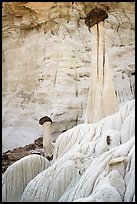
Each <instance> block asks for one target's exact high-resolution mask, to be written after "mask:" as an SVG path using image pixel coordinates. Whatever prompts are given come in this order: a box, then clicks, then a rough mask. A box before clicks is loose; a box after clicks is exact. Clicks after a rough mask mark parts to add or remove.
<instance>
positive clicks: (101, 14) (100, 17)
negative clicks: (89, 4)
mask: <svg viewBox="0 0 137 204" xmlns="http://www.w3.org/2000/svg"><path fill="white" fill-rule="evenodd" d="M106 18H108V14H107V13H106V11H105V10H103V9H101V8H98V7H95V8H94V9H92V11H90V12H89V13H88V14H87V15H86V18H85V24H86V25H87V26H88V27H89V28H91V27H92V26H94V25H95V24H97V23H99V22H100V21H104V20H105V19H106Z"/></svg>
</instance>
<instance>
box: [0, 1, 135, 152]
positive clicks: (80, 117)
mask: <svg viewBox="0 0 137 204" xmlns="http://www.w3.org/2000/svg"><path fill="white" fill-rule="evenodd" d="M95 4H96V3H93V2H87V3H85V2H83V3H81V2H75V3H72V2H62V3H61V2H58V3H56V2H24V3H22V2H20V3H15V2H14V3H13V2H11V3H9V2H8V3H6V2H4V3H3V8H2V11H3V17H2V29H3V30H2V34H3V39H2V65H3V66H2V92H3V93H2V94H3V96H2V97H3V98H2V117H3V118H2V119H3V121H2V126H3V141H2V142H3V146H2V148H3V151H5V150H8V149H12V148H14V147H16V146H21V145H25V144H28V143H31V142H32V141H33V140H34V139H36V138H38V137H39V136H41V135H42V130H41V127H40V126H39V124H38V120H39V118H40V117H41V116H43V115H49V116H50V117H51V118H52V120H53V129H52V136H53V140H55V139H56V137H58V135H59V134H60V133H61V132H62V131H63V130H68V129H70V128H71V127H73V126H75V125H77V124H80V123H83V122H84V120H85V111H86V105H87V96H88V90H89V80H90V68H91V62H92V60H94V59H93V58H92V51H93V50H92V47H91V39H92V33H91V32H90V31H89V29H88V27H87V26H86V25H85V20H84V18H85V16H86V15H87V13H88V12H89V11H90V10H91V9H92V8H93V7H94V6H95ZM99 6H100V7H102V8H104V9H105V10H107V12H108V15H109V18H108V19H106V23H105V33H106V42H107V43H106V47H107V49H106V52H107V54H108V60H109V64H110V67H111V68H112V74H113V82H114V87H115V91H116V95H117V98H118V101H119V104H120V103H122V102H125V101H128V100H131V99H133V98H134V72H135V66H134V65H135V6H134V2H120V3H119V2H118V3H117V2H115V3H111V2H109V3H100V4H99ZM92 77H94V76H92Z"/></svg>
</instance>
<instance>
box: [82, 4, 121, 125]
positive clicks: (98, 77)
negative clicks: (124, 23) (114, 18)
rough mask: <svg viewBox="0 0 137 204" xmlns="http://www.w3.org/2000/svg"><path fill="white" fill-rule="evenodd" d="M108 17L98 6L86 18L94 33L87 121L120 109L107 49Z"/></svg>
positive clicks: (93, 120) (90, 121)
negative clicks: (106, 25)
mask: <svg viewBox="0 0 137 204" xmlns="http://www.w3.org/2000/svg"><path fill="white" fill-rule="evenodd" d="M107 17H108V15H107V14H106V12H105V11H104V10H102V9H100V8H96V9H94V10H92V11H91V12H90V13H89V14H88V15H87V18H86V19H85V23H86V24H87V25H88V27H89V29H90V31H91V35H92V36H91V37H92V40H91V43H92V44H91V47H92V65H91V76H90V78H91V79H90V87H89V93H88V100H87V110H86V111H87V112H86V120H85V122H87V123H92V122H97V121H99V120H100V119H102V118H104V117H106V116H108V115H111V114H113V113H115V112H116V111H118V102H117V98H116V95H115V90H114V86H113V80H112V75H111V70H110V67H109V63H108V59H107V53H106V50H105V28H104V27H105V21H104V20H105V19H106V18H107Z"/></svg>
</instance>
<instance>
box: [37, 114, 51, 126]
mask: <svg viewBox="0 0 137 204" xmlns="http://www.w3.org/2000/svg"><path fill="white" fill-rule="evenodd" d="M47 121H50V122H51V123H52V120H51V118H49V117H48V116H44V117H42V118H40V120H39V124H40V125H43V123H45V122H47Z"/></svg>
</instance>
